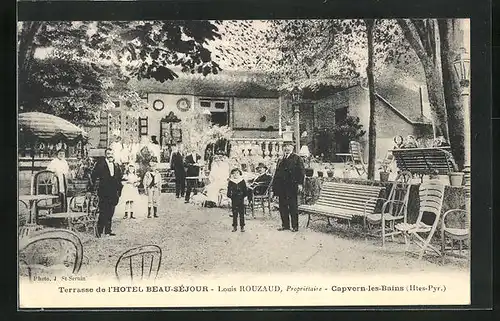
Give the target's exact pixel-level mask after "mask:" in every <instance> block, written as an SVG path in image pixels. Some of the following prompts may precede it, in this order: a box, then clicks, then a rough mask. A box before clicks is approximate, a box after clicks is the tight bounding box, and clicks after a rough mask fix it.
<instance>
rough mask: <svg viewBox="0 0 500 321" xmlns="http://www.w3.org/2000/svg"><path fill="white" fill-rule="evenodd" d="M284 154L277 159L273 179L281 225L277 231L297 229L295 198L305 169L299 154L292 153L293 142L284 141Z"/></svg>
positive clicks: (299, 190) (297, 218) (301, 187)
mask: <svg viewBox="0 0 500 321" xmlns="http://www.w3.org/2000/svg"><path fill="white" fill-rule="evenodd" d="M283 151H284V155H283V157H282V158H280V159H279V160H278V164H277V166H276V172H275V174H274V180H273V192H274V195H277V196H278V197H279V210H280V214H281V227H280V228H279V229H278V231H286V230H290V218H291V221H292V232H297V231H298V230H299V214H298V209H297V207H298V205H297V198H298V194H299V193H300V192H302V189H303V184H304V178H305V169H304V162H303V161H302V159H301V158H300V156H299V155H297V154H295V153H293V142H285V144H284V146H283Z"/></svg>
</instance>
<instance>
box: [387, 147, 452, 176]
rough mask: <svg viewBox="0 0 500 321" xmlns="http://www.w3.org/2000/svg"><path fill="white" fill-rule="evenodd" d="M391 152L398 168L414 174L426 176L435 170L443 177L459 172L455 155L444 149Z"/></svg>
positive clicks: (394, 150)
mask: <svg viewBox="0 0 500 321" xmlns="http://www.w3.org/2000/svg"><path fill="white" fill-rule="evenodd" d="M391 152H392V155H393V156H394V158H395V159H396V164H397V166H398V168H399V169H401V170H407V171H410V172H411V173H412V174H423V175H425V174H430V173H431V171H434V170H435V171H437V172H438V174H440V175H443V174H448V173H450V172H455V171H457V170H458V168H457V165H456V163H455V160H454V158H453V155H452V154H451V153H450V152H449V151H447V150H446V149H443V148H406V149H393V150H392V151H391Z"/></svg>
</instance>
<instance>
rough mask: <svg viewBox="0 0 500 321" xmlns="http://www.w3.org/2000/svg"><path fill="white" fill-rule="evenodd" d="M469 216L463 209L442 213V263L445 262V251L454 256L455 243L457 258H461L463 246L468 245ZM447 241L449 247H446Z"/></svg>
mask: <svg viewBox="0 0 500 321" xmlns="http://www.w3.org/2000/svg"><path fill="white" fill-rule="evenodd" d="M469 219H470V218H469V215H468V213H467V211H465V210H463V209H452V210H449V211H447V212H446V213H444V215H443V219H442V220H441V255H442V256H441V257H442V263H444V261H445V255H446V251H449V252H450V254H455V253H454V252H453V251H454V250H455V249H454V247H453V246H454V243H455V241H456V242H457V243H458V256H460V257H463V255H462V250H463V245H464V243H465V245H467V246H468V245H469V243H468V242H469V238H470V227H469ZM447 241H449V245H450V247H449V248H448V247H447V245H448V244H447Z"/></svg>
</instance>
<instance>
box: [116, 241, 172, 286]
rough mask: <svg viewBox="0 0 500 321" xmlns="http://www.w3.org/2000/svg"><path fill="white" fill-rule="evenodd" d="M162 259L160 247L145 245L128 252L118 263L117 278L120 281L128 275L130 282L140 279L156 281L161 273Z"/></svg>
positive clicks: (121, 256)
mask: <svg viewBox="0 0 500 321" xmlns="http://www.w3.org/2000/svg"><path fill="white" fill-rule="evenodd" d="M161 259H162V251H161V248H160V247H159V246H158V245H143V246H139V247H136V248H133V249H130V250H127V251H125V252H124V253H123V254H122V255H120V257H119V258H118V261H117V262H116V265H115V275H116V278H117V279H118V280H119V281H120V280H122V279H123V277H124V276H125V275H127V276H128V278H130V281H134V279H137V278H138V277H140V279H141V280H144V279H146V280H147V279H156V278H157V277H158V272H159V271H160V266H161ZM124 272H125V273H124Z"/></svg>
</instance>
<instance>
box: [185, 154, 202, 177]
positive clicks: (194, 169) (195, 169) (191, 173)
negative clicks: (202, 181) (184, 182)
mask: <svg viewBox="0 0 500 321" xmlns="http://www.w3.org/2000/svg"><path fill="white" fill-rule="evenodd" d="M200 159H201V156H200V155H198V154H196V159H194V158H193V155H192V154H189V155H187V156H186V158H185V159H184V166H185V167H187V171H186V176H188V177H195V176H199V175H200V167H199V166H196V165H194V164H195V163H196V161H198V160H200Z"/></svg>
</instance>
